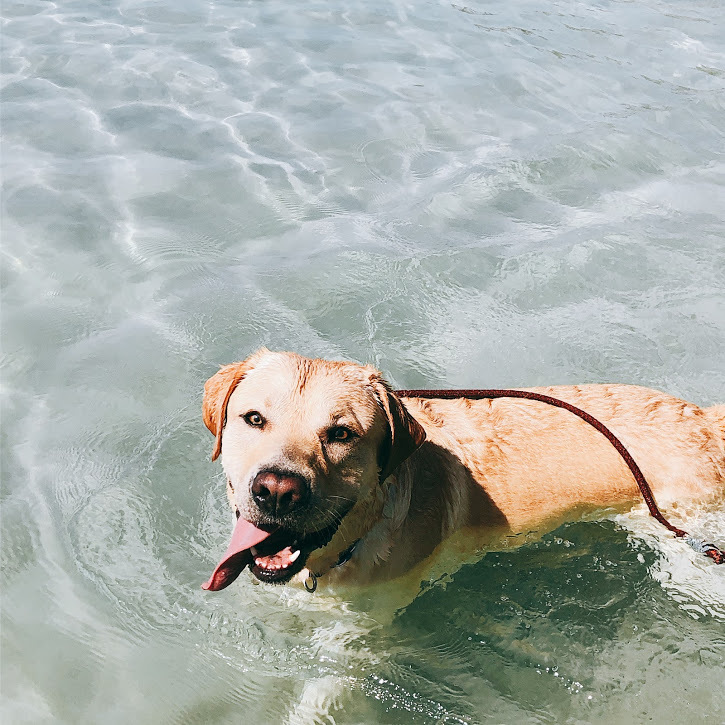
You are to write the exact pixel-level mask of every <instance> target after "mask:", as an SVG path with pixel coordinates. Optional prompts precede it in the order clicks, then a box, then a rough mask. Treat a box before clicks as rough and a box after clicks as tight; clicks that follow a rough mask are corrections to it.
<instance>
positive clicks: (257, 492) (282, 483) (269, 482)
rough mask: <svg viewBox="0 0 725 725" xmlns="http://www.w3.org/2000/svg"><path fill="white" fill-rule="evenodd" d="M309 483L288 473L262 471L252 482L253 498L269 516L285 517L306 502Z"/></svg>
mask: <svg viewBox="0 0 725 725" xmlns="http://www.w3.org/2000/svg"><path fill="white" fill-rule="evenodd" d="M307 493H308V488H307V482H306V481H305V479H304V478H302V476H298V475H297V474H296V473H290V472H288V471H273V470H267V471H260V472H259V473H258V474H257V475H256V476H255V477H254V481H252V498H253V499H254V502H255V503H256V504H257V506H258V507H259V510H260V511H263V512H264V513H265V514H267V515H268V516H275V517H279V516H285V515H286V514H288V513H290V512H291V511H293V510H294V509H296V508H299V507H300V506H301V505H302V504H303V503H304V502H305V500H306V498H307Z"/></svg>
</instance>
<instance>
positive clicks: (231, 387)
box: [203, 348, 725, 590]
mask: <svg viewBox="0 0 725 725" xmlns="http://www.w3.org/2000/svg"><path fill="white" fill-rule="evenodd" d="M530 390H533V391H535V392H540V393H543V394H546V395H549V396H552V397H555V398H558V399H560V400H564V401H567V402H568V403H571V404H573V405H575V406H577V407H579V408H581V409H583V410H585V411H587V412H588V413H589V414H590V415H592V416H594V417H595V418H597V419H599V420H600V421H601V422H602V423H604V424H605V425H607V426H608V427H609V428H610V429H611V430H612V431H613V432H614V433H615V434H616V435H617V437H618V438H619V439H620V440H621V441H622V442H623V444H624V445H625V446H626V448H627V449H628V450H629V452H630V453H631V455H632V457H633V458H634V459H635V461H636V462H637V463H638V464H639V467H640V468H641V469H642V472H643V473H644V475H645V477H646V479H647V481H648V482H649V483H650V485H651V486H652V489H653V491H654V494H655V496H656V498H657V501H658V502H659V503H660V504H663V505H666V504H667V503H671V502H672V501H674V500H682V499H692V498H702V497H706V496H710V497H711V496H713V495H716V494H722V493H723V491H725V405H718V406H714V407H711V408H706V409H701V408H698V407H697V406H696V405H692V404H691V403H687V402H684V401H682V400H678V399H677V398H674V397H671V396H669V395H666V394H664V393H660V392H657V391H655V390H648V389H646V388H641V387H636V386H629V385H582V386H557V387H548V388H531V389H530ZM203 415H204V422H205V424H206V426H207V427H208V428H209V430H210V431H211V432H212V434H213V435H214V436H215V437H216V442H215V447H214V453H213V459H216V458H217V457H218V456H219V455H221V459H222V465H223V468H224V471H225V473H226V476H227V495H228V498H229V503H230V505H231V507H232V509H233V510H234V511H235V512H236V516H237V523H236V526H235V528H234V531H233V534H232V541H231V543H230V545H229V548H228V550H227V552H226V554H225V556H224V558H223V559H222V561H221V562H220V564H219V565H218V566H217V568H216V570H215V571H214V573H213V574H212V576H211V578H210V579H209V581H208V582H207V583H206V584H205V585H204V588H206V589H211V590H218V589H222V588H224V587H225V586H227V585H228V584H230V583H231V582H232V581H233V580H234V579H235V578H236V577H237V576H238V575H239V573H240V572H241V571H242V570H243V569H244V568H245V567H247V566H249V568H250V570H251V572H252V574H253V575H254V576H255V577H256V578H257V579H259V580H261V581H263V582H270V583H271V582H274V583H284V582H287V581H289V580H290V579H292V578H293V577H294V576H295V575H297V574H299V573H300V572H301V573H302V576H303V577H304V576H305V575H306V574H307V572H308V570H309V571H310V572H312V573H314V574H316V575H322V574H325V577H324V580H325V581H328V582H334V583H338V582H345V583H346V582H350V583H368V582H373V581H383V580H386V579H391V578H395V577H399V576H401V575H403V574H405V573H407V572H410V571H411V570H413V569H414V568H415V567H417V566H418V565H419V564H420V563H421V562H423V561H424V560H426V559H427V558H429V557H430V555H431V554H432V553H433V552H434V551H435V550H436V549H437V548H438V547H439V545H440V544H441V543H442V542H444V541H445V540H447V539H452V538H453V539H456V538H460V537H461V536H463V537H464V538H465V539H466V540H467V541H469V542H473V544H474V547H475V548H478V549H481V548H485V547H489V546H496V545H497V542H499V543H500V542H501V541H503V540H505V539H506V538H507V537H511V536H513V535H516V534H529V533H531V532H535V533H539V534H541V533H544V532H545V531H547V530H551V529H552V528H554V527H556V526H557V525H558V524H560V523H562V522H563V521H565V520H567V519H572V518H573V517H575V516H579V515H581V514H582V513H584V512H587V511H594V510H597V509H605V508H611V507H622V506H623V505H627V504H631V503H632V502H634V501H637V500H639V497H640V492H639V489H638V488H637V484H636V483H635V481H634V479H633V477H632V473H631V472H630V470H629V468H627V466H626V465H625V463H624V461H623V460H622V458H621V456H620V455H619V454H618V453H617V452H616V450H615V449H614V448H613V447H612V445H611V443H610V442H609V441H608V440H607V439H606V438H604V437H603V436H602V435H601V434H600V433H599V432H598V431H597V430H595V429H594V428H592V427H591V426H589V425H587V424H586V423H585V422H583V421H582V420H580V419H579V418H577V417H576V416H574V415H572V414H571V413H569V412H567V411H564V410H560V409H557V408H554V407H550V406H547V405H544V404H542V403H540V402H533V401H528V400H518V399H507V398H501V399H495V400H491V399H484V400H469V399H454V400H436V399H421V398H415V397H408V398H400V397H398V396H397V395H396V394H395V393H394V392H393V391H392V390H391V388H390V387H389V385H388V384H387V383H386V382H385V381H384V380H383V378H382V376H381V374H380V372H379V371H377V370H375V369H374V368H372V367H369V366H363V365H357V364H355V363H351V362H331V361H327V360H320V359H309V358H305V357H301V356H300V355H296V354H293V353H288V352H270V351H269V350H266V349H264V348H263V349H261V350H259V351H258V352H257V353H255V354H254V355H252V356H251V357H250V358H248V359H247V360H245V361H244V362H240V363H235V364H233V365H227V366H225V367H223V368H222V369H221V370H220V371H219V372H218V373H217V374H216V375H214V376H213V377H211V378H210V379H209V380H208V381H207V383H206V385H205V388H204V401H203ZM313 581H316V580H314V579H313Z"/></svg>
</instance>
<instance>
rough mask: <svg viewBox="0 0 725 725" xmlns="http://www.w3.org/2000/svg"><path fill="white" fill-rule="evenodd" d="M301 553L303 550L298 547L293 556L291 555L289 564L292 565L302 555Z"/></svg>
mask: <svg viewBox="0 0 725 725" xmlns="http://www.w3.org/2000/svg"><path fill="white" fill-rule="evenodd" d="M301 553H302V551H301V550H300V549H297V551H295V553H294V554H292V556H290V558H289V563H288V564H287V566H289V565H290V564H292V563H293V562H295V561H297V559H298V558H299V555H300V554H301Z"/></svg>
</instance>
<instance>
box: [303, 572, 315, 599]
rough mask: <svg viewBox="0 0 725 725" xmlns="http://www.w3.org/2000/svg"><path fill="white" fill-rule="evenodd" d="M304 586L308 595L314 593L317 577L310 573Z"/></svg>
mask: <svg viewBox="0 0 725 725" xmlns="http://www.w3.org/2000/svg"><path fill="white" fill-rule="evenodd" d="M304 586H305V589H306V590H307V591H308V592H309V593H310V594H314V593H315V590H316V589H317V577H316V576H315V575H314V574H313V573H312V572H310V573H309V575H308V576H307V579H305V581H304Z"/></svg>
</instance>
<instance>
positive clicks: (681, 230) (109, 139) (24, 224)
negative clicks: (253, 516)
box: [0, 0, 725, 724]
mask: <svg viewBox="0 0 725 725" xmlns="http://www.w3.org/2000/svg"><path fill="white" fill-rule="evenodd" d="M2 14H3V17H4V27H3V53H4V60H3V69H4V72H5V80H4V84H5V85H4V89H3V92H2V100H3V115H2V134H3V140H2V163H3V179H4V188H3V192H2V208H3V218H2V237H3V238H2V254H3V266H2V291H3V300H2V361H3V371H2V393H3V416H2V424H3V426H2V428H3V429H2V486H3V488H2V512H1V515H2V650H1V657H2V671H1V672H0V674H1V675H2V680H1V685H0V686H1V688H2V700H3V702H2V713H3V722H8V723H26V722H27V723H51V722H52V723H56V722H59V723H99V722H102V723H119V724H120V723H128V722H139V723H238V722H255V723H278V722H289V723H303V722H320V723H333V722H334V723H338V724H342V723H346V724H348V723H349V724H353V723H461V722H463V723H477V722H491V723H560V722H566V723H631V722H637V723H639V722H649V721H650V720H653V721H657V722H662V723H681V722H697V723H713V724H714V723H722V722H723V721H724V720H725V696H724V695H723V692H722V673H723V665H724V660H725V606H724V605H723V601H725V572H723V571H720V570H716V569H715V568H714V566H712V565H710V564H709V563H708V562H707V561H706V560H704V559H698V558H697V557H696V556H695V555H694V554H693V553H692V552H690V551H689V550H685V548H684V547H682V546H681V545H680V543H679V542H675V541H673V540H671V539H669V538H667V537H665V536H664V535H663V532H662V531H661V530H660V529H659V528H658V526H657V524H655V523H654V522H651V521H650V520H648V519H647V517H646V515H645V512H644V511H643V510H642V507H639V508H637V509H636V510H635V511H634V512H633V513H631V514H627V515H623V516H618V517H614V518H611V519H608V520H605V521H593V522H586V523H576V524H571V525H569V526H565V527H563V528H561V529H559V530H558V531H556V532H553V533H552V534H550V535H548V536H546V537H545V538H544V539H543V540H542V541H540V542H537V543H532V544H530V545H528V546H526V547H524V548H523V549H521V550H518V551H516V552H507V553H500V554H498V553H494V554H488V555H486V556H484V557H483V558H482V559H481V560H480V561H479V562H478V563H473V564H468V565H466V566H464V567H463V568H462V569H460V570H459V571H458V572H456V573H451V574H450V575H449V576H447V577H444V578H443V579H442V580H440V581H436V582H423V583H422V584H421V593H420V595H419V596H418V597H417V598H416V599H415V601H413V602H412V603H411V604H410V605H409V606H407V607H405V608H404V609H401V610H400V611H399V612H397V614H396V615H395V616H393V617H383V616H379V614H378V609H377V604H376V603H375V602H371V601H368V600H365V601H363V600H355V601H344V600H341V599H335V598H331V597H325V596H321V595H320V596H315V597H310V596H309V595H307V594H306V593H305V592H304V591H301V590H298V589H295V588H287V589H279V588H269V587H264V586H256V587H255V586H252V585H251V584H250V583H249V581H247V579H246V577H242V579H240V581H239V583H238V584H237V585H235V586H233V587H232V588H230V589H228V590H225V591H224V592H222V593H219V594H209V593H205V592H202V591H201V590H200V588H199V585H200V583H201V582H202V581H203V580H204V579H205V578H206V577H207V576H208V574H209V573H210V571H211V568H212V567H213V565H214V564H215V563H216V560H217V559H218V556H219V554H220V553H221V552H222V551H223V550H224V548H225V546H226V542H227V537H228V533H229V529H230V515H229V512H228V511H227V509H226V508H225V501H224V491H223V479H222V477H221V475H220V469H219V467H218V466H217V465H216V464H212V463H211V462H210V461H209V455H210V452H211V444H212V441H211V437H210V436H209V434H208V432H207V431H206V429H205V428H204V427H203V424H202V422H201V418H200V398H201V388H202V385H203V382H204V381H205V380H206V378H207V377H209V376H210V375H211V374H213V372H215V370H216V369H217V365H219V364H221V363H225V362H230V361H233V360H237V359H240V358H242V357H244V356H245V355H246V354H248V353H249V352H251V351H252V350H254V349H255V348H257V347H258V346H260V345H262V344H264V345H267V346H269V347H271V348H275V349H291V350H295V351H297V352H300V353H304V354H308V355H319V356H323V357H345V358H350V359H355V360H358V361H361V362H371V363H373V364H375V365H377V366H378V367H380V368H381V369H382V370H383V371H384V372H385V374H386V375H387V376H388V378H389V379H390V380H391V381H392V382H393V383H394V384H395V385H397V386H400V387H514V386H532V385H538V384H550V383H572V382H605V381H620V382H631V383H639V384H643V385H649V386H652V387H656V388H659V389H663V390H666V391H668V392H670V393H673V394H676V395H680V396H682V397H685V398H687V399H689V400H692V401H693V402H695V403H699V404H702V405H706V404H712V403H716V402H725V8H724V7H723V5H722V3H720V2H717V1H716V0H713V1H706V0H684V1H683V2H677V3H674V2H670V3H668V2H664V1H659V0H643V1H642V2H634V1H628V2H624V1H620V2H616V1H611V2H606V1H602V2H594V1H591V2H576V1H572V2H546V3H544V2H513V3H512V2H503V1H502V0H490V1H489V2H478V1H476V2H468V1H466V2H465V3H464V2H461V3H451V2H433V1H425V2H418V3H410V2H407V3H406V2H379V1H378V0H372V1H370V2H358V1H354V0H353V1H350V2H329V1H322V0H320V1H317V2H306V3H294V2H278V1H277V0H269V1H267V2H261V1H259V0H258V1H252V2H232V0H221V1H219V2H209V1H208V0H207V1H202V0H186V1H184V0H182V1H178V2H170V1H169V0H156V1H154V0H148V1H136V0H130V1H128V2H104V3H90V2H88V0H67V1H66V2H63V3H53V2H45V1H41V0H28V1H27V2H16V1H14V0H5V1H4V3H3V7H2ZM670 513H672V517H673V519H677V520H678V521H682V522H685V523H686V524H687V525H688V526H689V527H690V528H691V529H693V530H695V531H701V532H703V533H705V534H708V535H709V536H712V537H715V538H718V537H719V540H720V541H721V543H723V542H725V509H723V507H722V506H720V507H717V506H716V507H714V508H709V509H705V508H698V507H680V508H679V509H678V510H677V511H671V512H670Z"/></svg>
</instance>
